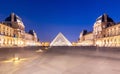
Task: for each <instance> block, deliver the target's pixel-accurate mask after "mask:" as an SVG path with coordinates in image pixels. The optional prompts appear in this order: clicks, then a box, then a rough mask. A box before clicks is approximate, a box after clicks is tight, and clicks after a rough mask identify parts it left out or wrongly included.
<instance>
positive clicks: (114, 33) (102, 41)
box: [77, 14, 120, 47]
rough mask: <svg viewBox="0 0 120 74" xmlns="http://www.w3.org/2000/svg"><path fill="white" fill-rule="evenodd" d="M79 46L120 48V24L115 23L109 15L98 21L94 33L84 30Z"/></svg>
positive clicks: (94, 26) (102, 16)
mask: <svg viewBox="0 0 120 74" xmlns="http://www.w3.org/2000/svg"><path fill="white" fill-rule="evenodd" d="M77 45H78V46H99V47H120V23H115V22H114V21H113V19H112V18H110V17H109V16H108V15H107V14H103V15H101V16H100V17H98V18H97V19H96V22H95V23H94V25H93V31H92V32H87V30H83V31H82V32H81V33H80V37H79V40H78V43H77Z"/></svg>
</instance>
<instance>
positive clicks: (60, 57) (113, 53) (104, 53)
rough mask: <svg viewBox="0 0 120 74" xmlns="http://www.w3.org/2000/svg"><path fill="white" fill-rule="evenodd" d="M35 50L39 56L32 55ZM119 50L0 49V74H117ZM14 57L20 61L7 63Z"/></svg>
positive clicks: (65, 48)
mask: <svg viewBox="0 0 120 74" xmlns="http://www.w3.org/2000/svg"><path fill="white" fill-rule="evenodd" d="M38 50H40V52H36V51H38ZM119 50H120V49H119V48H117V49H116V48H114V49H113V48H96V47H48V48H39V47H38V48H34V47H32V48H15V49H13V48H12V49H0V74H120V51H119ZM41 51H43V52H41ZM14 57H19V58H20V59H19V60H18V61H17V62H15V61H13V60H10V59H12V58H14Z"/></svg>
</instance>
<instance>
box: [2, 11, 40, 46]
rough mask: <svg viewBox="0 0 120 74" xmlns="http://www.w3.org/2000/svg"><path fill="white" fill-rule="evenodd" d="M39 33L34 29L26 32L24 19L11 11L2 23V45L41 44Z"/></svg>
mask: <svg viewBox="0 0 120 74" xmlns="http://www.w3.org/2000/svg"><path fill="white" fill-rule="evenodd" d="M39 45H40V42H39V41H38V38H37V35H36V33H35V31H34V30H30V31H29V32H28V33H27V32H25V26H24V24H23V22H22V19H21V18H20V17H19V16H17V15H16V14H14V13H11V14H10V16H8V17H7V18H6V19H5V20H4V21H2V22H1V23H0V47H13V46H20V47H21V46H39Z"/></svg>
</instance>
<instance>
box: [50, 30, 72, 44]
mask: <svg viewBox="0 0 120 74" xmlns="http://www.w3.org/2000/svg"><path fill="white" fill-rule="evenodd" d="M50 46H72V44H71V42H70V41H69V40H68V39H67V38H66V37H65V36H64V35H63V34H62V33H61V32H60V33H58V35H57V36H56V37H55V38H54V39H53V41H52V42H51V43H50Z"/></svg>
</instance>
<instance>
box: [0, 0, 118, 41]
mask: <svg viewBox="0 0 120 74" xmlns="http://www.w3.org/2000/svg"><path fill="white" fill-rule="evenodd" d="M12 12H14V13H16V14H17V15H18V16H20V17H21V18H22V20H23V22H24V25H25V27H26V28H25V29H26V31H28V30H29V29H34V30H35V31H36V33H37V35H38V38H39V39H40V41H52V39H54V37H55V36H56V35H57V34H58V33H59V32H62V33H63V34H64V35H65V36H66V37H67V38H68V40H70V41H71V42H72V41H77V39H78V37H79V34H80V32H81V31H82V30H83V29H87V30H88V31H92V29H93V24H94V22H95V20H96V18H97V17H99V16H100V15H102V14H103V13H107V14H108V15H109V16H110V17H112V18H113V20H114V21H115V22H119V21H120V0H0V21H3V20H4V19H5V18H6V17H7V16H9V14H10V13H12Z"/></svg>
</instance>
